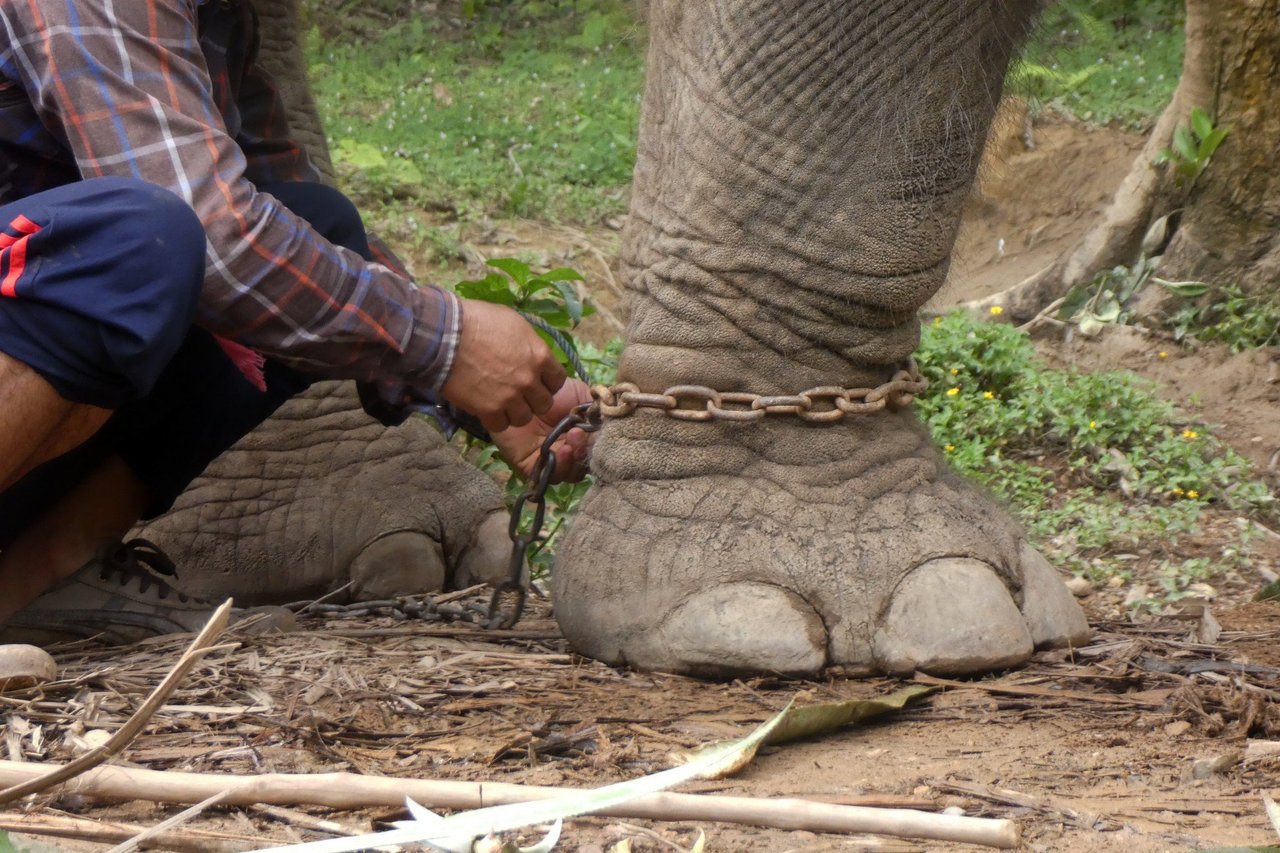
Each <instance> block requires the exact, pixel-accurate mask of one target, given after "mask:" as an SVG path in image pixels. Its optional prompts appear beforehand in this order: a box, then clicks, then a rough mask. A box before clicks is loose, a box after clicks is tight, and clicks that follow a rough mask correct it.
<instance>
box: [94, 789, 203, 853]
mask: <svg viewBox="0 0 1280 853" xmlns="http://www.w3.org/2000/svg"><path fill="white" fill-rule="evenodd" d="M226 793H227V792H226V791H219V792H218V793H216V794H214V795H213V796H212V797H207V798H205V799H203V800H201V801H200V802H198V803H196V804H195V805H194V806H190V807H189V808H185V809H183V810H182V811H180V812H178V813H177V814H176V815H173V816H172V817H169V818H165V819H164V820H162V821H160V822H159V823H157V824H156V825H155V826H153V827H151V828H150V829H144V830H143V831H142V832H139V833H138V834H137V835H135V836H134V837H133V838H130V839H128V840H127V841H122V842H120V843H119V844H117V845H116V846H115V847H112V848H111V849H110V850H108V851H107V853H133V851H134V850H137V849H138V848H139V847H141V846H142V845H143V844H144V843H145V842H147V841H150V840H151V839H153V838H155V837H157V836H160V835H163V834H164V833H166V832H168V831H169V830H171V829H173V828H175V827H179V826H182V825H183V824H184V823H186V822H187V821H189V820H191V819H192V818H193V817H197V816H199V815H200V814H202V813H203V812H204V810H205V809H207V808H209V806H211V805H213V804H214V803H217V802H218V801H220V800H221V799H222V798H223V797H224V796H226Z"/></svg>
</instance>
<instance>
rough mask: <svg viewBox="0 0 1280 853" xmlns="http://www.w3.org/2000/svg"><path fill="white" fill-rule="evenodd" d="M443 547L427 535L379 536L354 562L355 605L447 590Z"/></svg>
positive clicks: (407, 532)
mask: <svg viewBox="0 0 1280 853" xmlns="http://www.w3.org/2000/svg"><path fill="white" fill-rule="evenodd" d="M445 576H446V574H445V559H444V551H443V549H441V547H440V543H439V542H437V541H436V540H435V539H433V538H431V537H430V536H428V535H427V534H425V533H419V532H417V531H413V530H397V531H394V532H391V533H387V534H384V535H382V536H379V537H378V538H377V539H375V540H373V541H372V542H370V543H369V544H368V545H366V546H365V547H364V548H363V549H362V550H361V551H360V553H359V554H357V555H356V556H355V559H353V560H352V561H351V593H350V597H351V600H353V601H374V600H377V599H382V598H394V597H395V596H397V595H418V594H420V593H424V592H436V591H438V590H441V589H443V588H444V584H445Z"/></svg>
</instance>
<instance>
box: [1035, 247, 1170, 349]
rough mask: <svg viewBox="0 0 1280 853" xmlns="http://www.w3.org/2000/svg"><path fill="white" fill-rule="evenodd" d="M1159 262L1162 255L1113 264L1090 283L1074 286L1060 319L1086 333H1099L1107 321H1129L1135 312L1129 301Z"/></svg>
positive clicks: (1064, 303) (1059, 313) (1061, 308)
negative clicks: (1130, 308) (1127, 263)
mask: <svg viewBox="0 0 1280 853" xmlns="http://www.w3.org/2000/svg"><path fill="white" fill-rule="evenodd" d="M1159 262H1160V258H1159V257H1151V258H1142V259H1141V260H1139V261H1138V262H1137V263H1135V264H1134V265H1133V266H1131V267H1126V266H1123V265H1122V266H1117V267H1113V268H1111V269H1110V270H1107V271H1106V272H1103V273H1099V274H1098V275H1097V276H1096V277H1094V279H1093V281H1091V282H1089V284H1087V285H1077V286H1076V287H1073V288H1071V290H1069V291H1068V292H1067V295H1066V296H1065V297H1063V300H1062V305H1061V306H1060V307H1059V308H1058V319H1059V320H1062V321H1063V322H1073V323H1075V324H1076V325H1077V326H1079V328H1080V333H1081V334H1084V335H1096V334H1097V333H1098V332H1099V331H1100V330H1101V329H1102V327H1103V326H1104V325H1107V324H1111V323H1119V324H1123V323H1125V322H1126V321H1128V319H1129V317H1130V315H1131V312H1130V311H1129V302H1130V301H1131V300H1132V299H1133V297H1134V295H1135V294H1137V292H1138V291H1139V290H1141V289H1142V287H1143V285H1145V284H1146V283H1147V280H1148V279H1150V278H1151V274H1152V273H1153V272H1154V271H1155V269H1156V266H1157V265H1158V264H1159Z"/></svg>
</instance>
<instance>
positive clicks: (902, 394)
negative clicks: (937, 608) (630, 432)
mask: <svg viewBox="0 0 1280 853" xmlns="http://www.w3.org/2000/svg"><path fill="white" fill-rule="evenodd" d="M928 384H929V383H928V382H926V381H925V380H924V378H923V377H922V376H921V375H920V370H919V368H917V367H916V362H915V359H908V360H907V361H906V363H904V364H903V365H902V366H901V367H900V368H898V370H896V371H895V372H894V374H893V376H892V377H891V378H890V379H889V381H888V382H885V383H884V384H883V385H880V386H878V387H876V388H842V387H840V386H837V385H823V386H820V387H818V388H810V389H808V390H807V391H801V392H800V393H799V394H791V395H774V396H766V395H764V394H752V393H749V392H747V391H717V390H715V389H714V388H707V387H706V386H704V385H673V386H672V387H670V388H668V389H666V390H665V391H663V392H662V393H661V394H646V393H644V392H642V391H641V390H640V389H639V388H638V387H637V386H636V385H633V384H632V383H630V382H620V383H618V384H616V385H596V386H594V387H592V389H591V393H592V396H594V397H595V398H596V400H597V401H598V402H599V404H600V414H601V416H602V417H606V418H625V417H630V416H631V415H634V414H635V413H636V412H637V411H638V410H640V409H656V410H658V411H660V412H663V413H665V414H666V415H667V417H670V418H675V419H677V420H682V421H737V422H748V423H749V422H754V421H759V420H761V419H763V418H764V417H765V416H766V415H794V416H796V417H797V418H799V419H800V420H802V421H807V422H809V423H823V424H826V423H839V422H840V421H842V420H844V419H845V416H846V415H866V414H871V413H872V412H879V411H882V410H884V409H889V410H891V411H896V410H898V409H900V408H902V407H904V406H907V405H909V404H910V403H911V401H912V400H913V399H915V397H916V395H917V394H920V393H921V392H923V391H924V389H925V388H927V387H928Z"/></svg>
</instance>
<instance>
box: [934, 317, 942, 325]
mask: <svg viewBox="0 0 1280 853" xmlns="http://www.w3.org/2000/svg"><path fill="white" fill-rule="evenodd" d="M933 325H935V326H941V325H942V318H941V317H934V318H933Z"/></svg>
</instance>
